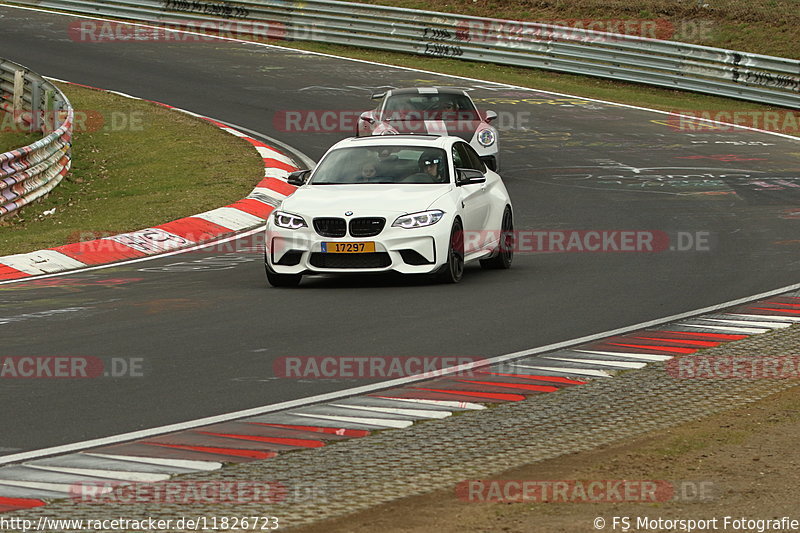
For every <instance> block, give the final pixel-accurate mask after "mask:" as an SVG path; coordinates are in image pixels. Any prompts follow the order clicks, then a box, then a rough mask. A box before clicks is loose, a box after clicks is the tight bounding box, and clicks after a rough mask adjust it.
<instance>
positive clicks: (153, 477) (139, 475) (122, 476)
mask: <svg viewBox="0 0 800 533" xmlns="http://www.w3.org/2000/svg"><path fill="white" fill-rule="evenodd" d="M23 466H27V467H28V468H36V469H38V470H46V471H49V472H58V473H61V474H76V475H79V476H90V477H100V478H107V479H115V480H119V481H133V482H141V483H155V482H157V481H164V480H167V479H169V478H170V477H172V476H170V475H169V474H148V473H146V472H128V471H124V470H96V469H93V468H71V467H66V466H41V465H34V464H30V463H26V464H24V465H23Z"/></svg>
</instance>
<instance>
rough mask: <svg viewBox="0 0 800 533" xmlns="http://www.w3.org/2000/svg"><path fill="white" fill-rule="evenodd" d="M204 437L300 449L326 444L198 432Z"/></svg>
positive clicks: (319, 446) (301, 440)
mask: <svg viewBox="0 0 800 533" xmlns="http://www.w3.org/2000/svg"><path fill="white" fill-rule="evenodd" d="M197 433H200V434H202V435H211V436H213V437H225V438H228V439H239V440H251V441H255V442H268V443H270V444H284V445H286V446H297V447H298V448H322V447H323V446H325V443H324V442H322V441H320V440H311V439H289V438H283V437H261V436H258V435H236V434H233V433H213V432H211V431H198V432H197Z"/></svg>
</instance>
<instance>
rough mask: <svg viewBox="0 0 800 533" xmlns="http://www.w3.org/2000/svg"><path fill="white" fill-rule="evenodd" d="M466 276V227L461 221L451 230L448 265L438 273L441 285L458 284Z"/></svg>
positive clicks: (454, 223) (455, 223)
mask: <svg viewBox="0 0 800 533" xmlns="http://www.w3.org/2000/svg"><path fill="white" fill-rule="evenodd" d="M463 276H464V227H463V226H462V225H461V221H460V220H459V219H456V220H455V222H453V229H452V230H450V245H449V246H448V247H447V263H445V265H444V267H443V268H442V270H441V271H440V272H439V273H438V275H437V278H438V281H439V282H440V283H458V282H459V281H461V278H462V277H463Z"/></svg>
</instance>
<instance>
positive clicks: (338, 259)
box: [308, 252, 392, 268]
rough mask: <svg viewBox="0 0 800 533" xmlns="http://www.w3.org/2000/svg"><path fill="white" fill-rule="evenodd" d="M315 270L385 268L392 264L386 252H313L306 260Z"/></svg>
mask: <svg viewBox="0 0 800 533" xmlns="http://www.w3.org/2000/svg"><path fill="white" fill-rule="evenodd" d="M308 262H309V263H311V265H312V266H315V267H317V268H385V267H388V266H389V265H391V264H392V260H391V258H390V257H389V254H388V253H386V252H371V253H363V254H332V253H324V252H315V253H312V254H311V257H310V258H309V260H308Z"/></svg>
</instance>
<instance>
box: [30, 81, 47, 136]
mask: <svg viewBox="0 0 800 533" xmlns="http://www.w3.org/2000/svg"><path fill="white" fill-rule="evenodd" d="M43 112H44V110H43V109H42V82H40V81H34V82H33V83H32V84H31V131H43V126H42V116H43Z"/></svg>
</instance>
